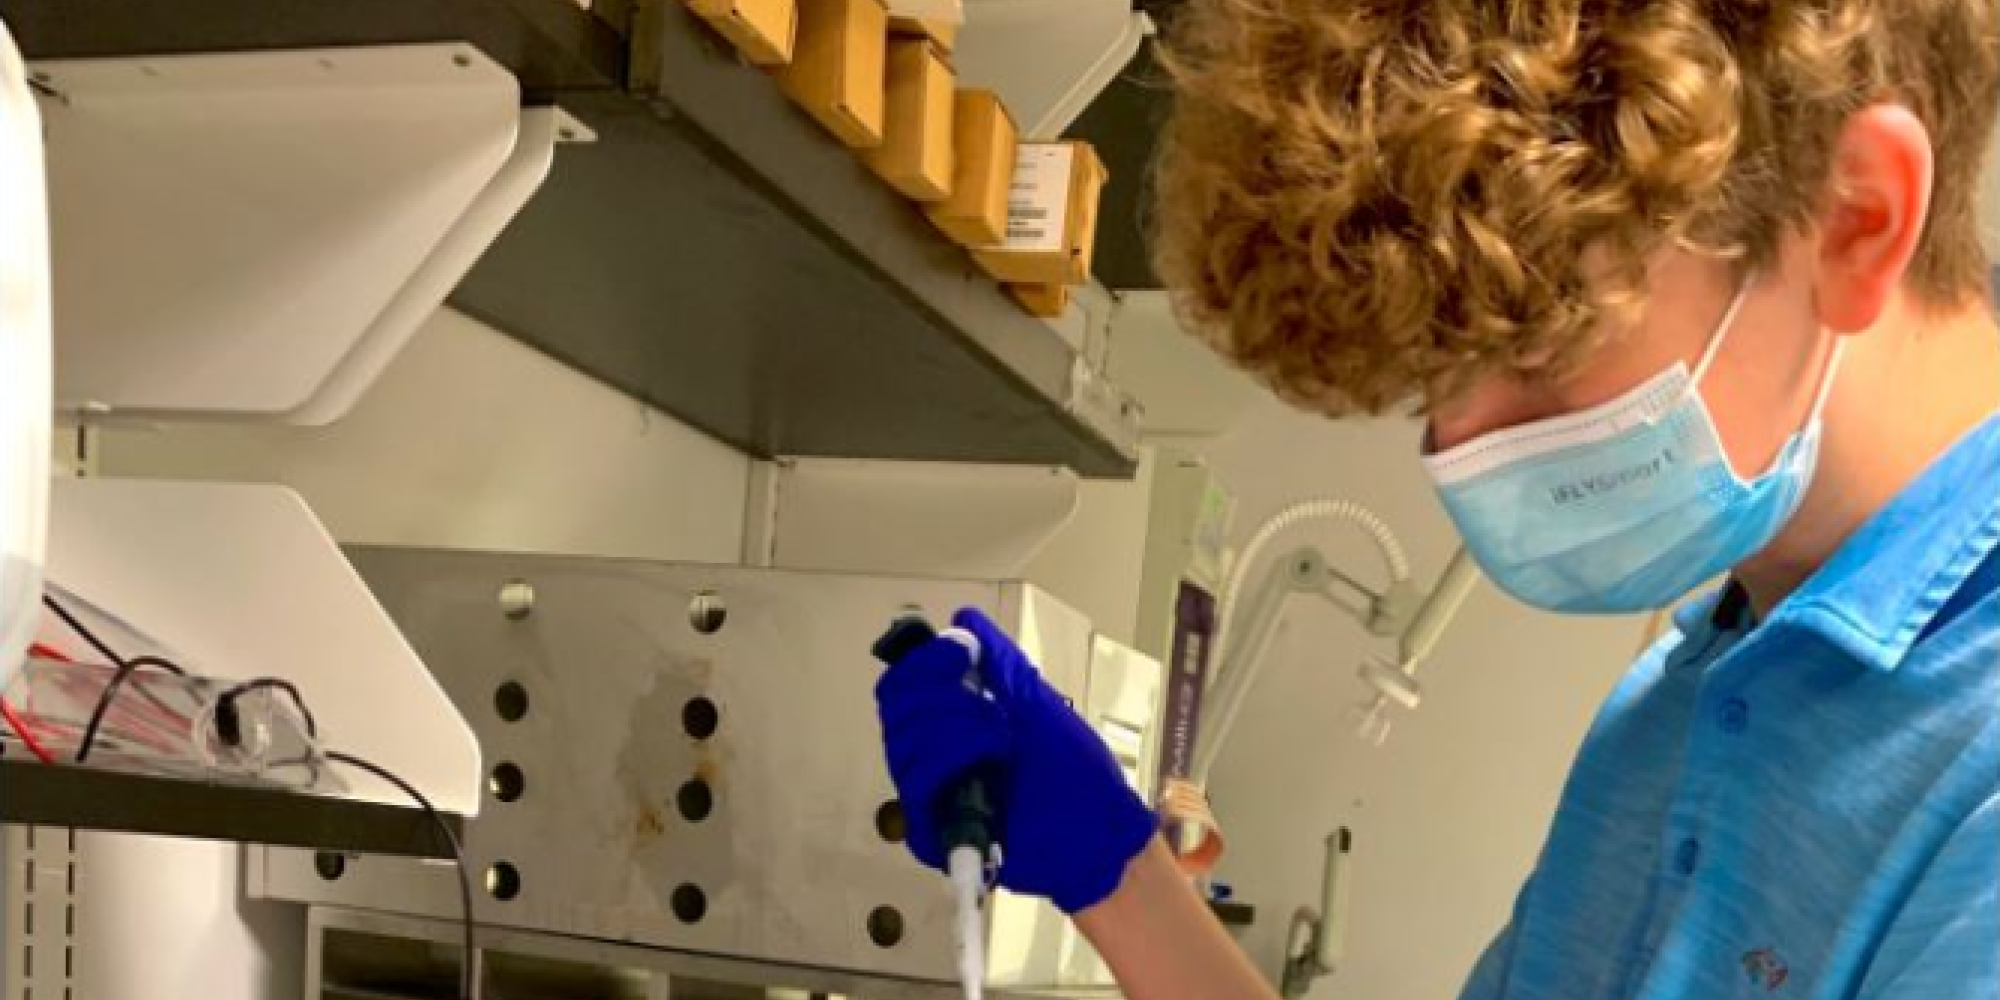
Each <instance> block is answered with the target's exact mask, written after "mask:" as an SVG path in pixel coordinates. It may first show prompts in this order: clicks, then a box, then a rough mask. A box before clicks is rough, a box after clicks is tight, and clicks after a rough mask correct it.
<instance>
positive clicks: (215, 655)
mask: <svg viewBox="0 0 2000 1000" xmlns="http://www.w3.org/2000/svg"><path fill="white" fill-rule="evenodd" d="M54 486H55V488H54V492H53V502H52V503H51V517H50V531H49V579H50V580H52V581H54V582H56V583H59V584H61V585H62V586H63V587H65V588H67V589H68V590H70V591H72V592H74V593H76V594H78V595H79V596H81V597H82V598H83V599H85V600H87V601H90V602H91V603H92V604H95V605H97V606H99V607H102V608H105V609H107V610H110V611H112V612H114V613H115V614H117V615H118V616H119V617H120V618H122V619H123V620H124V621H126V622H127V623H129V624H131V625H132V626H133V627H135V628H137V629H138V630H139V631H140V632H142V633H143V634H146V635H148V636H151V637H153V638H154V639H156V640H157V641H159V642H160V643H161V644H162V645H163V646H164V647H165V648H168V649H171V650H173V651H174V652H175V654H176V655H179V656H182V657H185V658H186V661H187V662H186V664H185V665H186V666H187V667H189V669H191V670H194V671H196V672H199V673H205V674H209V675H213V676H218V677H229V678H250V677H261V676H278V677H285V678H287V679H290V680H292V681H293V682H295V683H296V684H297V685H298V686H299V689H300V690H301V692H303V693H304V695H305V698H306V701H307V703H308V704H309V705H311V707H312V710H313V714H314V715H316V716H317V717H318V720H319V724H320V728H321V734H322V736H323V737H324V738H325V740H326V742H327V743H328V745H330V746H332V747H334V748H337V749H341V750H346V751H349V752H351V753H354V754H357V755H359V756H361V757H363V758H366V759H368V760H371V761H373V762H375V763H377V764H379V765H381V766H383V767H385V768H388V769H389V770H390V771H392V772H394V773H396V774H398V775H400V776H402V777H403V778H404V780H406V781H408V782H410V783H411V784H412V785H415V786H416V787H417V789H418V790H420V791H422V792H423V793H424V794H425V795H427V796H429V797H430V799H431V801H432V802H434V803H435V804H436V805H437V806H438V808H440V809H445V810H448V811H451V812H457V813H463V814H467V815H470V814H474V813H477V812H478V811H479V803H480V789H481V779H482V774H481V770H480V759H479V746H478V744H477V742H476V741H475V740H474V739H473V735H472V731H471V729H470V728H469V727H467V726H466V724H465V721H464V720H463V719H462V718H460V717H459V715H458V712H457V710H456V709H454V708H453V707H452V705H451V702H450V701H449V700H447V699H446V697H445V695H444V693H443V691H441V690H440V689H439V688H438V686H437V682H436V681H435V680H433V679H432V677H431V675H430V672H429V671H428V670H426V669H425V667H424V664H423V662H422V661H421V660H419V659H418V658H417V655H416V654H415V653H414V652H412V651H411V649H410V646H409V644H408V643H407V642H405V641H404V640H403V636H402V633H401V632H399V631H398V630H397V629H396V626H395V625H394V624H393V623H392V622H390V620H389V618H388V616H387V615H386V614H384V613H383V611H382V608H381V606H380V605H379V604H377V603H376V601H375V598H374V597H373V596H372V595H371V594H370V593H369V591H368V589H367V587H366V586H365V585H363V584H362V582H361V579H360V577H358V576H357V575H355V573H354V570H353V568H352V567H350V566H349V565H348V564H347V560H346V558H345V557H343V556H342V555H341V553H340V550H339V548H337V547H336V546H335V544H334V542H333V539H332V538H330V537H328V535H327V533H326V530H325V529H324V528H322V527H321V526H320V524H319V521H318V520H317V519H316V518H314V517H313V515H312V512H311V511H310V510H308V509H307V508H306V506H305V503H304V502H303V501H301V500H300V499H299V497H298V495H297V494H295V493H293V492H292V491H290V490H288V489H285V488H283V487H278V486H252V485H238V484H227V485H225V484H213V483H175V482H165V481H159V480H150V481H149V480H119V479H74V480H61V481H58V482H56V483H55V484H54ZM343 777H344V778H345V779H346V780H347V782H348V784H349V786H350V787H351V788H353V789H354V792H353V794H354V795H355V796H356V797H358V798H364V799H369V800H372V801H376V802H384V803H389V804H394V805H409V804H410V803H409V800H408V798H407V797H406V796H404V795H403V794H402V793H401V792H399V791H397V790H396V789H395V788H394V787H392V786H390V785H387V784H385V783H381V782H379V781H377V780H375V779H374V778H372V777H370V776H368V775H363V774H344V775H343Z"/></svg>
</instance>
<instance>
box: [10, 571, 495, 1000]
mask: <svg viewBox="0 0 2000 1000" xmlns="http://www.w3.org/2000/svg"><path fill="white" fill-rule="evenodd" d="M42 603H43V604H44V605H47V607H48V609H49V610H50V611H53V612H55V614H56V617H57V618H60V619H62V621H63V624H65V625H68V626H69V627H70V629H71V630H72V631H74V632H75V633H76V634H77V635H79V636H82V637H83V641H85V642H87V643H89V644H90V646H91V648H92V649H95V650H97V652H98V654H99V655H101V656H103V657H104V658H105V659H106V660H109V661H111V662H112V663H113V664H116V665H117V667H118V669H117V672H116V673H113V674H112V675H111V680H110V682H109V683H106V684H105V685H104V692H103V693H102V694H100V695H98V698H97V705H96V707H95V708H93V709H92V710H91V713H90V722H89V724H88V725H86V726H85V727H84V731H83V740H82V742H80V743H78V744H77V750H76V761H77V763H79V764H81V763H83V762H84V761H85V760H86V759H88V758H89V757H90V748H91V746H92V745H93V744H94V743H95V742H96V740H97V730H98V727H99V726H101V725H102V724H103V722H104V715H105V713H106V712H107V711H109V710H110V708H111V703H112V701H113V700H114V699H116V698H117V697H118V691H119V689H120V688H122V687H123V686H124V684H125V681H126V680H127V679H128V678H130V677H131V676H132V675H133V674H134V673H136V672H138V671H139V670H140V669H142V668H145V667H152V668H154V669H156V670H164V671H166V672H168V673H171V674H174V675H175V676H179V677H185V676H186V675H187V671H185V670H183V669H181V667H180V666H179V665H178V664H176V663H174V662H173V661H171V660H167V659H164V658H162V657H158V656H135V657H133V658H132V659H130V660H127V659H124V658H122V657H120V656H119V655H118V654H117V653H116V652H114V651H113V650H112V649H111V647H110V646H108V645H105V643H104V641H103V640H102V639H99V638H98V637H97V636H96V634H95V633H93V632H91V631H90V629H88V628H86V627H84V624H83V623H82V622H80V621H78V620H77V619H76V616H75V615H72V614H70V613H69V610H68V609H67V608H64V607H63V606H62V605H61V604H60V603H59V602H57V601H56V599H55V598H53V597H50V596H49V595H47V594H43V595H42ZM267 688H268V689H272V690H277V691H282V692H284V693H285V694H286V695H287V696H289V697H290V698H291V699H292V704H293V705H294V706H296V707H297V708H298V710H299V717H300V718H301V719H303V720H304V721H305V725H306V733H307V734H308V735H309V736H312V737H314V738H315V739H317V738H318V736H319V723H318V722H317V721H315V720H314V719H313V714H312V710H311V709H309V708H307V707H306V700H305V697H304V696H303V695H301V694H300V693H299V689H298V686H297V685H295V684H293V683H292V682H291V681H288V680H285V679H284V678H282V677H258V678H254V679H252V680H247V681H244V682H242V683H240V684H236V685H234V686H232V687H230V688H227V689H225V690H224V691H223V692H222V694H220V695H218V696H217V697H216V716H217V719H216V721H217V727H218V730H220V729H221V728H222V727H223V726H224V725H225V723H224V722H223V717H224V715H225V714H226V715H227V716H228V717H230V718H231V719H232V720H233V721H232V722H229V723H227V725H228V726H229V727H230V728H233V729H235V730H236V736H234V737H231V736H229V735H228V734H225V733H222V732H218V733H217V735H218V736H219V737H222V738H223V739H224V740H225V742H229V743H234V742H236V741H237V740H238V739H240V736H241V719H240V718H238V717H237V716H236V699H238V698H240V697H242V696H243V695H245V694H248V693H250V692H252V691H258V690H264V689H267ZM139 693H140V694H142V695H145V696H146V697H147V698H149V699H153V700H154V701H155V702H157V699H155V698H154V697H153V694H152V692H150V691H147V690H145V689H144V688H141V689H140V690H139ZM325 756H326V759H327V760H330V761H333V762H335V763H338V764H345V765H347V766H349V767H352V768H357V769H359V770H362V771H366V772H368V773H369V774H372V775H374V776H375V777H377V778H380V779H382V780H383V781H386V782H388V783H389V784H391V785H394V786H396V787H397V788H398V789H400V790H401V791H402V793H403V794H404V795H407V796H409V797H410V799H411V801H413V802H415V803H416V804H417V806H418V807H419V808H421V809H422V810H423V811H424V815H426V816H428V817H430V819H431V822H432V823H434V824H436V825H437V829H438V832H439V833H441V834H443V835H444V840H445V843H446V844H447V845H449V846H450V847H451V858H452V863H453V864H455V865H457V867H458V904H459V922H460V924H461V925H462V926H463V927H464V930H465V945H464V947H465V952H464V954H463V955H462V956H461V958H460V962H459V976H458V984H459V994H460V997H461V998H462V1000H478V996H477V993H478V992H479V987H478V983H477V982H476V977H475V976H474V974H473V969H474V967H475V964H476V962H477V960H478V958H477V937H476V934H475V930H474V928H475V926H476V925H475V924H474V922H473V918H472V870H471V869H470V868H467V867H466V864H465V848H464V846H463V845H461V844H460V843H459V841H458V834H457V833H456V832H454V831H453V830H452V828H451V824H449V823H447V822H445V819H444V814H442V813H440V812H438V811H437V807H435V806H433V805H431V800H430V799H428V798H425V797H424V793H422V792H420V791H417V787H416V786H415V785H412V784H410V783H409V782H407V781H404V780H403V779H402V778H400V777H398V776H397V775H396V774H395V773H394V772H392V771H390V770H389V769H388V768H385V767H383V766H381V765H380V764H376V763H374V762H372V761H367V760H363V759H362V758H360V757H356V756H354V755H353V754H350V753H343V752H341V751H338V750H329V751H327V752H326V754H325ZM314 773H315V774H317V773H318V767H317V765H315V766H314Z"/></svg>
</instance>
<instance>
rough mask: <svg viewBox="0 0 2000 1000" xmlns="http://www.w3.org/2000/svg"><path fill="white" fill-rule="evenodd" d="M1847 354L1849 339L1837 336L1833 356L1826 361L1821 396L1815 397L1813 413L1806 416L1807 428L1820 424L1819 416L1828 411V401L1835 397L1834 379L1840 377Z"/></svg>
mask: <svg viewBox="0 0 2000 1000" xmlns="http://www.w3.org/2000/svg"><path fill="white" fill-rule="evenodd" d="M1846 353H1847V338H1846V337H1842V336H1839V335H1835V337H1834V340H1833V356H1832V357H1830V358H1828V359H1826V375H1825V376H1823V377H1822V378H1821V380H1820V383H1819V395H1817V396H1814V397H1813V405H1812V412H1811V413H1808V414H1807V415H1806V426H1807V427H1811V426H1812V425H1814V424H1816V423H1819V416H1820V414H1821V413H1823V412H1825V410H1826V401H1827V400H1828V399H1830V398H1832V396H1833V382H1834V379H1835V378H1837V377H1839V375H1840V359H1841V358H1842V357H1843V356H1845V355H1846Z"/></svg>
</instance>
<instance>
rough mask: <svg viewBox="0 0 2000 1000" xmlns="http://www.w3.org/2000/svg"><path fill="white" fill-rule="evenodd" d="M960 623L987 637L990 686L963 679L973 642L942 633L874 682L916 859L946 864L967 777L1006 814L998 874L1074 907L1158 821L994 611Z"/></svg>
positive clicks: (984, 670)
mask: <svg viewBox="0 0 2000 1000" xmlns="http://www.w3.org/2000/svg"><path fill="white" fill-rule="evenodd" d="M952 623H953V624H954V625H957V626H958V627H959V628H962V629H965V630H966V631H968V632H971V633H972V634H973V635H974V636H975V637H977V638H978V640H979V645H980V649H981V657H980V662H979V670H980V674H981V675H982V679H983V681H984V684H985V689H986V690H985V692H983V693H982V692H975V691H973V690H971V689H970V688H969V687H968V686H967V685H966V684H965V675H966V672H967V670H968V669H969V668H970V667H971V666H972V664H971V663H970V662H969V660H970V657H969V654H968V653H967V652H966V650H965V648H964V647H963V646H960V645H959V644H958V643H955V642H953V641H951V640H949V639H943V638H939V639H933V640H931V641H930V642H928V643H925V644H924V645H922V646H920V647H918V648H917V649H916V650H915V651H913V652H911V653H910V654H909V655H908V656H905V657H904V658H903V659H902V660H900V661H898V662H897V663H895V664H893V665H892V666H890V668H889V669H888V670H887V671H885V672H884V673H883V674H882V679H881V680H880V681H879V682H878V683H877V684H876V686H875V700H876V705H877V707H878V709H879V710H880V713H881V719H882V741H883V744H884V746H885V748H886V750H887V755H888V760H889V775H890V777H891V778H893V779H894V780H895V783H896V791H897V794H898V795H899V796H900V797H901V799H902V803H903V814H904V817H905V819H906V828H907V830H908V837H907V838H906V839H907V843H908V845H909V848H910V852H911V853H912V854H914V855H916V857H917V860H919V861H921V862H923V863H924V864H926V865H929V866H930V867H932V868H938V869H942V867H943V862H944V846H943V844H942V843H941V842H940V838H939V831H938V817H939V813H940V809H941V807H942V806H943V804H944V802H945V796H946V795H948V794H949V791H950V789H952V788H953V787H955V786H956V784H957V783H958V781H959V780H960V779H962V778H964V777H965V776H966V775H968V774H971V773H974V772H975V771H976V772H977V773H979V774H980V775H981V776H982V777H983V778H984V779H985V780H986V781H987V783H988V786H989V790H990V791H991V792H992V794H993V797H994V799H995V805H996V807H997V810H998V813H999V816H1000V823H999V825H1000V830H999V839H1000V843H1001V854H1000V858H1001V865H1000V873H999V878H1000V884H1001V885H1002V886H1004V887H1005V888H1007V889H1009V890H1012V891H1014V892H1017V893H1021V894H1023V895H1029V896H1040V897H1043V898H1045V899H1048V900H1049V901H1050V902H1053V903H1054V904H1055V905H1056V907H1057V908H1059V909H1061V910H1062V911H1063V912H1065V913H1075V912H1077V911H1078V910H1083V909H1088V908H1089V907H1091V906H1093V905H1095V904H1096V903H1098V902H1100V901H1102V900H1103V899H1104V898H1105V897H1106V896H1109V895H1111V892H1112V890H1114V889H1116V888H1118V883H1119V881H1120V880H1121V879H1123V878H1124V875H1125V866H1126V865H1127V864H1128V863H1129V862H1130V861H1131V860H1132V859H1133V858H1134V857H1136V856H1137V855H1138V854H1139V852H1140V851H1141V850H1143V849H1144V848H1145V846H1146V844H1147V842H1148V841H1149V840H1151V838H1152V836H1153V834H1154V831H1155V830H1157V829H1158V822H1157V821H1156V820H1155V818H1154V816H1153V814H1152V812H1151V810H1149V809H1147V808H1146V805H1145V803H1144V802H1142V801H1141V800H1140V798H1139V796H1138V794H1137V793H1135V792H1134V791H1133V790H1132V788H1131V786H1129V785H1127V784H1126V783H1125V775H1124V772H1123V771H1122V770H1120V768H1119V766H1118V762H1117V761H1116V760H1114V759H1113V758H1112V756H1111V750H1110V748H1108V747H1106V746H1105V745H1104V741H1103V739H1101V738H1100V737H1099V736H1098V735H1097V733H1096V731H1095V730H1093V729H1091V728H1090V725H1089V724H1088V723H1086V722H1084V720H1083V719H1082V718H1081V717H1079V716H1078V715H1077V714H1076V712H1075V711H1073V710H1072V709H1071V708H1070V707H1069V705H1068V704H1067V703H1065V702H1064V700H1063V697H1062V696H1061V695H1059V694H1057V693H1056V691H1055V690H1054V689H1053V688H1051V687H1049V685H1048V684H1047V683H1046V682H1044V681H1043V680H1042V676H1041V673H1040V672H1039V671H1038V670H1036V669H1035V665H1034V664H1033V663H1030V662H1028V658H1027V656H1026V654H1024V653H1022V652H1021V649H1020V647H1018V646H1016V645H1014V642H1013V640H1011V639H1009V638H1007V636H1006V635H1005V634H1003V633H1002V632H1001V631H1000V629H999V628H998V627H996V626H995V625H994V624H993V623H992V622H991V621H989V620H988V619H987V618H986V616H985V615H983V614H981V613H980V612H978V611H976V610H973V609H970V608H968V609H966V610H963V611H960V612H959V613H958V614H957V615H955V616H954V617H953V618H952Z"/></svg>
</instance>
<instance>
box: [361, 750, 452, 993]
mask: <svg viewBox="0 0 2000 1000" xmlns="http://www.w3.org/2000/svg"><path fill="white" fill-rule="evenodd" d="M326 759H327V760H330V761H333V762H335V763H337V764H346V765H347V766H349V767H353V768H358V769H360V770H363V771H366V772H368V773H369V774H372V775H374V776H376V777H377V778H380V779H382V780H383V781H386V782H388V783H389V784H392V785H395V786H396V787H397V788H399V789H402V791H403V794H404V795H407V796H409V797H410V798H411V799H412V800H413V801H415V802H416V804H417V805H418V806H419V807H421V808H422V809H423V811H424V815H426V816H429V817H430V818H431V822H433V823H435V824H437V828H438V832H439V833H442V834H444V839H445V843H447V844H450V845H451V856H452V860H453V861H455V862H456V863H457V864H458V905H459V915H460V920H459V923H460V924H461V925H462V926H463V927H464V930H465V945H464V947H465V951H464V953H463V954H462V955H461V956H460V958H459V967H458V988H459V995H460V997H461V998H462V1000H478V997H477V996H476V994H477V992H478V987H477V984H476V983H474V981H473V972H472V970H473V963H474V962H475V961H477V954H478V953H477V950H476V949H477V947H478V943H477V941H476V939H475V935H474V930H473V928H474V926H475V925H474V923H473V919H472V871H471V869H469V868H467V867H466V865H465V849H464V847H462V846H461V845H460V844H459V842H458V834H456V833H454V832H452V829H451V824H449V823H446V822H445V820H444V816H443V814H441V813H439V812H438V811H437V809H436V807H434V806H432V805H431V800H429V799H427V798H425V797H424V793H422V792H420V791H417V788H416V786H415V785H412V784H410V783H409V782H407V781H404V780H403V779H401V778H399V777H397V776H396V775H395V774H393V773H392V772H390V771H389V769H388V768H385V767H382V766H381V765H379V764H375V763H371V762H369V761H365V760H362V759H361V758H359V757H356V756H354V755H353V754H351V753H342V752H340V751H338V750H329V751H327V752H326Z"/></svg>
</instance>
